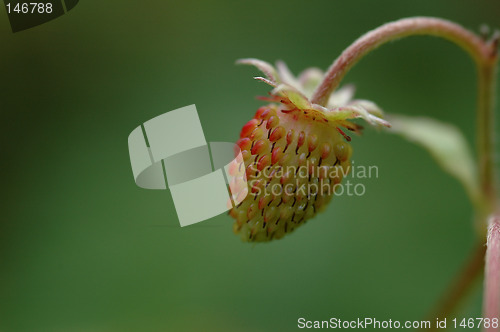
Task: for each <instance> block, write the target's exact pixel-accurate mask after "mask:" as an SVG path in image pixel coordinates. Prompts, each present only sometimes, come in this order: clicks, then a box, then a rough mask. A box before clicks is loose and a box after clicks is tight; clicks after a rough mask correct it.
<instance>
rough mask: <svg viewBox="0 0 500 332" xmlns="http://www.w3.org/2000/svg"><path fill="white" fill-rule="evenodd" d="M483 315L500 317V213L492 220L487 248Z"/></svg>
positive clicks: (487, 329)
mask: <svg viewBox="0 0 500 332" xmlns="http://www.w3.org/2000/svg"><path fill="white" fill-rule="evenodd" d="M484 289H485V291H484V297H483V317H484V318H490V319H493V318H496V319H497V320H498V319H500V215H498V214H497V215H495V216H493V217H492V218H491V220H490V226H489V228H488V242H487V249H486V269H485V279H484ZM498 330H499V328H498V327H497V328H493V327H491V326H490V328H484V331H498Z"/></svg>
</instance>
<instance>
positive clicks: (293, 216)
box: [229, 59, 388, 242]
mask: <svg viewBox="0 0 500 332" xmlns="http://www.w3.org/2000/svg"><path fill="white" fill-rule="evenodd" d="M240 62H241V63H247V64H253V65H256V66H257V67H258V68H259V69H261V70H262V71H263V72H264V73H265V74H266V75H267V78H262V77H259V78H257V79H260V80H263V81H264V82H266V83H268V84H270V85H272V86H273V87H275V89H274V90H273V92H272V93H271V98H268V99H269V100H271V101H274V102H275V103H272V104H269V105H267V106H263V107H261V108H259V109H258V110H257V112H256V113H255V116H254V117H253V118H252V119H251V120H250V121H248V122H247V123H246V124H245V125H244V126H243V128H242V130H241V133H240V139H239V141H238V142H237V144H238V146H239V148H240V149H241V153H242V156H243V159H244V163H245V167H246V177H247V184H248V195H247V196H246V197H245V199H244V200H243V201H242V202H241V203H240V204H238V205H237V206H236V207H234V208H233V209H232V210H231V211H230V213H229V214H230V215H231V216H232V217H233V218H234V219H235V220H236V221H235V223H234V225H233V230H234V232H235V233H236V234H239V235H240V236H241V238H242V240H243V241H256V242H263V241H269V240H272V239H279V238H281V237H283V236H284V235H285V234H287V233H291V232H293V231H294V230H295V229H296V228H297V227H299V226H300V225H302V224H304V223H305V222H307V221H308V220H309V219H311V218H312V217H314V216H315V215H316V213H318V212H320V211H321V210H323V209H324V208H325V206H326V204H327V203H328V202H329V201H330V199H331V198H332V196H333V195H334V193H335V190H336V187H337V186H338V185H339V184H340V183H341V181H342V178H343V177H345V176H346V175H347V174H348V173H349V172H350V157H351V153H352V150H351V146H350V144H349V143H348V142H349V141H350V137H349V136H347V135H346V134H345V132H344V130H345V129H347V130H349V131H353V132H359V130H360V128H361V127H360V126H358V125H356V124H354V123H352V122H350V121H348V119H352V118H359V117H362V118H365V119H366V120H368V121H369V123H373V124H378V125H385V126H388V123H387V122H385V121H384V120H382V119H380V118H379V117H378V116H381V111H380V110H379V109H378V108H377V107H376V106H375V105H374V104H373V103H370V102H367V101H359V102H356V101H354V102H350V103H349V101H350V94H352V89H350V90H347V91H346V89H344V90H342V89H341V90H339V92H337V93H335V94H333V96H332V98H331V99H332V100H333V101H335V98H336V97H337V99H338V98H339V97H341V98H344V100H343V101H342V100H340V101H341V103H339V104H337V105H328V107H330V108H325V107H322V106H320V105H315V104H312V103H310V102H309V99H308V96H307V95H308V94H309V93H308V90H307V88H305V87H304V88H303V89H300V87H301V86H300V84H299V81H297V80H295V79H294V78H293V76H292V75H291V74H290V73H289V71H288V70H287V68H286V67H285V66H284V64H279V69H280V72H277V71H276V70H275V69H274V68H273V67H272V66H271V65H269V64H267V63H265V62H262V61H260V60H255V59H248V60H242V61H240ZM311 72H312V71H309V73H311ZM307 73H308V72H307V71H306V74H305V75H303V76H301V77H300V78H299V80H302V82H303V85H304V86H308V85H309V86H310V84H309V83H310V82H309V80H310V79H315V78H316V77H307ZM314 73H317V71H314ZM284 78H287V79H288V81H284ZM309 92H312V91H309ZM342 94H343V95H342ZM339 95H340V96H339ZM346 95H347V96H346ZM346 97H347V98H346ZM374 114H375V115H374ZM377 115H378V116H377ZM233 194H234V193H233Z"/></svg>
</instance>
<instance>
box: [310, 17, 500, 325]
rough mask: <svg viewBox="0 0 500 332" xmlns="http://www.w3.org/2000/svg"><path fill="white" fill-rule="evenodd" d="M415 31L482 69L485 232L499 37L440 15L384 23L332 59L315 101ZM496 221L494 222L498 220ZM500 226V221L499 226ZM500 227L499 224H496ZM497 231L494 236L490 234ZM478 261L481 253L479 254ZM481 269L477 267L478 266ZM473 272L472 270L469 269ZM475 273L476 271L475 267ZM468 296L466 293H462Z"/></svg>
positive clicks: (496, 262) (499, 247)
mask: <svg viewBox="0 0 500 332" xmlns="http://www.w3.org/2000/svg"><path fill="white" fill-rule="evenodd" d="M414 35H431V36H437V37H441V38H444V39H447V40H450V41H451V42H453V43H455V44H457V45H458V46H460V47H461V48H462V49H464V50H465V51H466V52H467V53H468V54H469V55H470V56H471V57H472V59H473V60H474V62H475V63H476V68H477V73H478V99H477V100H478V104H477V119H476V121H477V139H476V140H477V143H476V144H477V167H478V181H479V184H480V189H481V194H482V200H483V201H484V207H482V208H481V209H480V210H481V211H476V215H477V217H476V218H477V219H478V221H479V226H480V229H481V233H483V234H484V233H485V232H486V220H487V217H488V216H489V215H490V214H491V213H492V212H493V211H494V210H495V209H496V207H497V205H498V202H497V198H498V196H497V182H496V181H497V178H496V174H495V168H494V160H493V156H494V147H493V142H494V126H493V124H494V96H495V93H494V92H495V91H494V90H495V78H496V68H497V65H496V64H497V48H498V40H499V38H498V35H497V36H496V38H492V39H491V40H490V41H486V40H485V39H483V38H481V37H479V36H477V35H476V34H474V33H472V32H470V31H469V30H467V29H465V28H463V27H461V26H460V25H458V24H455V23H452V22H450V21H446V20H443V19H438V18H431V17H414V18H406V19H401V20H399V21H395V22H391V23H387V24H384V25H382V26H381V27H379V28H377V29H375V30H372V31H370V32H368V33H366V34H365V35H363V36H361V37H360V38H359V39H357V40H356V41H355V42H354V43H353V44H351V45H350V46H349V47H348V48H347V49H346V50H345V51H344V52H342V54H341V55H340V56H339V57H338V58H337V59H336V60H335V61H334V63H333V64H332V65H331V67H330V68H329V69H328V71H327V73H326V74H325V77H324V78H323V81H322V82H321V84H320V85H319V87H318V88H317V89H316V91H315V93H314V95H313V97H312V102H313V103H315V104H319V105H323V106H324V105H326V104H327V102H328V98H329V96H330V95H331V93H332V92H333V91H334V90H335V89H336V88H337V87H338V86H339V84H340V82H341V81H342V79H343V78H344V76H345V75H346V74H347V72H348V71H349V70H350V69H351V68H352V67H353V66H354V65H355V64H356V63H357V62H358V61H359V60H360V59H361V58H363V57H364V56H365V55H366V54H368V53H369V52H371V51H373V50H374V49H376V48H377V47H379V46H381V45H383V44H385V43H387V42H390V41H393V40H396V39H400V38H403V37H408V36H414ZM495 225H496V224H495ZM498 225H500V224H498ZM495 227H496V226H495ZM495 227H493V228H492V227H490V233H489V234H490V235H489V239H490V240H489V241H488V254H487V261H486V284H485V302H484V305H485V307H484V312H485V314H490V313H491V314H495V315H496V317H498V314H499V311H498V310H499V308H500V235H499V234H498V232H496V231H492V229H493V230H497V229H500V226H498V228H495ZM491 234H493V235H491ZM475 257H476V258H475V259H481V262H480V265H481V264H482V260H483V259H482V256H481V258H478V257H480V256H478V255H476V256H475ZM474 264H475V263H472V265H473V266H474V267H477V266H478V265H477V264H476V265H474ZM465 271H466V273H469V272H470V271H469V270H467V269H466V270H465ZM474 272H475V273H477V269H476V270H474ZM473 280H474V278H469V277H467V276H462V277H461V278H459V283H460V284H459V287H460V288H461V289H466V288H468V284H469V283H470V282H472V281H473ZM461 294H462V295H463V294H465V292H461ZM462 295H460V296H456V294H455V293H451V294H450V295H449V299H445V300H444V302H443V303H445V304H446V311H451V310H452V309H453V308H454V306H455V305H456V303H457V302H458V300H459V299H460V297H461V296H462Z"/></svg>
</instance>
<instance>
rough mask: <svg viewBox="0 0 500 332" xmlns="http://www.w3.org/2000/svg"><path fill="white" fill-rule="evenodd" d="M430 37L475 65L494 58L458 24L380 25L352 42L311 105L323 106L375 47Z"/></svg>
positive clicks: (409, 21) (422, 20)
mask: <svg viewBox="0 0 500 332" xmlns="http://www.w3.org/2000/svg"><path fill="white" fill-rule="evenodd" d="M414 35H431V36H438V37H442V38H445V39H448V40H450V41H452V42H454V43H456V44H458V45H459V46H461V47H462V48H463V49H465V50H466V51H467V52H468V53H469V54H470V55H471V56H472V57H473V58H474V59H475V60H476V62H485V59H487V60H489V59H491V58H493V57H494V56H495V52H492V48H491V47H490V46H489V45H488V44H486V43H485V42H484V41H483V40H482V39H481V38H480V37H479V36H476V35H475V34H473V33H472V32H470V31H469V30H466V29H464V28H463V27H461V26H460V25H458V24H455V23H452V22H450V21H446V20H443V19H438V18H432V17H412V18H405V19H401V20H399V21H395V22H391V23H387V24H384V25H382V26H381V27H379V28H377V29H375V30H372V31H370V32H368V33H366V34H364V35H363V36H361V37H360V38H358V39H357V40H356V41H355V42H354V43H352V44H351V45H350V46H349V47H348V48H346V49H345V50H344V52H342V54H341V55H340V56H339V57H338V58H337V59H336V60H335V62H334V63H333V64H332V65H331V66H330V68H329V69H328V71H327V73H326V75H325V78H324V79H323V82H322V83H321V84H320V85H319V86H318V88H317V89H316V91H315V93H314V95H313V97H312V102H313V103H315V104H320V105H323V106H324V105H325V104H326V102H327V101H328V97H329V96H330V94H331V93H332V92H333V91H334V90H335V89H336V88H337V87H338V85H339V83H340V81H341V80H342V79H343V78H344V76H345V74H346V73H347V72H348V71H349V70H350V69H351V68H352V67H353V66H354V65H355V64H356V63H357V62H358V61H359V60H361V58H363V57H364V56H365V55H366V54H368V53H370V52H371V51H373V50H374V49H376V48H377V47H379V46H381V45H383V44H385V43H387V42H390V41H393V40H396V39H400V38H403V37H407V36H414Z"/></svg>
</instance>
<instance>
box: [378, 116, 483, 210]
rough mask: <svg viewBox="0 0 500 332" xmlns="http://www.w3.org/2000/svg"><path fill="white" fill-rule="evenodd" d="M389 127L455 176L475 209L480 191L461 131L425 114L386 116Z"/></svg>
mask: <svg viewBox="0 0 500 332" xmlns="http://www.w3.org/2000/svg"><path fill="white" fill-rule="evenodd" d="M388 120H389V122H390V123H391V125H392V128H390V129H388V131H389V132H391V133H394V134H399V135H401V136H403V137H405V138H406V139H408V140H409V141H411V142H413V143H416V144H418V145H420V146H422V147H424V148H425V149H426V150H427V151H429V153H430V154H431V155H432V156H433V157H434V159H435V160H436V161H437V163H438V164H439V165H440V166H441V167H442V168H443V169H444V170H445V171H446V172H448V173H450V174H451V175H453V176H454V177H455V178H456V179H458V180H459V181H460V182H461V183H462V185H463V186H464V188H465V191H466V192H467V194H468V195H469V198H470V199H471V201H472V203H473V204H474V205H475V206H476V207H478V208H479V204H480V202H481V200H480V191H479V186H478V182H477V173H476V168H475V164H474V159H473V157H472V154H471V152H470V149H469V145H468V144H467V141H466V139H465V137H464V135H463V134H462V132H461V131H460V130H459V129H458V128H457V127H456V126H454V125H452V124H449V123H444V122H440V121H437V120H435V119H431V118H425V117H408V116H402V115H393V114H391V115H390V116H388Z"/></svg>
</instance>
